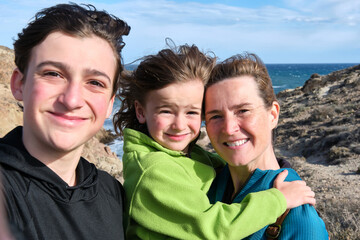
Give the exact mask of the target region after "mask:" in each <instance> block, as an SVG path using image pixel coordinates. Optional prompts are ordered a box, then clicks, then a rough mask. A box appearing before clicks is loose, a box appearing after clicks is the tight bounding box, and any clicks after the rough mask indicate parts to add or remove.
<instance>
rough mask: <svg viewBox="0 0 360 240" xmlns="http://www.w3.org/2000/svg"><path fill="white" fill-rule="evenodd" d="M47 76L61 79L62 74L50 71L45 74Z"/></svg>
mask: <svg viewBox="0 0 360 240" xmlns="http://www.w3.org/2000/svg"><path fill="white" fill-rule="evenodd" d="M44 75H45V76H50V77H61V74H60V73H58V72H54V71H48V72H45V73H44Z"/></svg>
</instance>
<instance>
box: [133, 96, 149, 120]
mask: <svg viewBox="0 0 360 240" xmlns="http://www.w3.org/2000/svg"><path fill="white" fill-rule="evenodd" d="M135 112H136V118H137V120H138V121H139V123H141V124H144V123H145V122H146V118H145V109H144V107H143V106H142V105H141V103H140V102H139V101H138V100H135Z"/></svg>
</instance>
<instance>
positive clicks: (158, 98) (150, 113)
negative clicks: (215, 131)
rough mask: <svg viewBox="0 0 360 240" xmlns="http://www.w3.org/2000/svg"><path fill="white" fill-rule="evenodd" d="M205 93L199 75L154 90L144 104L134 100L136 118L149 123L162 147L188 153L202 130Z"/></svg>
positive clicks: (148, 126)
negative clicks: (191, 144) (202, 109)
mask: <svg viewBox="0 0 360 240" xmlns="http://www.w3.org/2000/svg"><path fill="white" fill-rule="evenodd" d="M203 94H204V85H203V83H202V82H201V81H200V80H198V79H194V80H189V81H187V82H184V83H173V84H169V85H167V86H166V87H164V88H161V89H158V90H152V91H150V92H149V93H148V94H147V96H146V97H145V105H144V106H143V105H141V104H140V103H139V102H138V101H136V102H135V109H136V116H137V119H138V120H139V122H140V123H146V125H147V129H148V131H149V133H150V135H151V137H152V138H153V139H154V140H155V141H156V142H158V143H159V144H161V145H162V146H163V147H166V148H168V149H171V150H175V151H183V152H185V153H186V152H187V151H188V145H189V143H190V142H191V141H193V140H194V139H195V138H196V137H197V136H198V135H199V132H200V126H201V106H202V100H203Z"/></svg>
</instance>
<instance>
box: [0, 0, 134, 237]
mask: <svg viewBox="0 0 360 240" xmlns="http://www.w3.org/2000/svg"><path fill="white" fill-rule="evenodd" d="M129 31H130V27H129V26H128V25H127V24H126V23H125V22H124V21H122V20H120V19H118V18H116V17H115V16H113V15H109V14H108V13H107V12H105V11H98V10H96V9H95V7H93V6H91V5H83V6H80V5H76V4H59V5H56V6H53V7H50V8H46V9H44V10H42V11H40V12H39V13H37V14H36V16H35V18H34V20H33V21H32V22H30V23H29V25H28V26H27V27H26V28H24V29H23V31H22V32H21V33H19V34H18V39H17V40H16V41H15V43H14V50H15V63H16V66H17V68H16V69H15V70H14V71H13V74H12V77H11V90H12V93H13V95H14V97H15V99H17V100H18V101H22V102H23V106H24V108H23V111H24V112H23V116H24V121H23V126H22V127H17V128H15V129H13V130H12V131H10V132H9V133H8V134H7V135H6V136H5V137H4V138H2V139H0V167H1V168H2V169H1V170H2V175H3V179H2V182H3V188H4V189H3V191H4V195H5V200H6V203H5V204H6V210H7V215H8V219H9V222H10V225H11V226H16V227H17V231H19V232H22V234H23V235H24V236H25V237H26V238H28V239H51V240H53V239H77V240H78V239H107V240H108V239H124V234H123V227H122V221H123V220H122V219H123V197H124V196H123V188H122V186H121V184H120V183H119V182H118V181H116V180H115V179H114V178H113V177H111V176H110V175H109V174H107V173H105V172H103V171H100V170H97V169H96V168H95V166H94V165H93V164H91V163H89V162H88V161H86V160H85V159H84V158H82V157H81V153H82V150H83V146H84V143H85V142H87V141H88V140H89V139H90V138H91V137H93V136H94V135H95V133H96V132H97V131H98V130H99V129H100V128H101V127H102V126H103V123H104V120H105V119H106V118H107V117H108V116H109V115H110V114H111V111H112V106H113V102H114V95H115V92H116V90H117V88H118V80H119V77H120V72H121V71H122V59H121V55H120V52H121V49H122V48H123V46H124V43H123V41H122V36H124V35H127V34H128V33H129Z"/></svg>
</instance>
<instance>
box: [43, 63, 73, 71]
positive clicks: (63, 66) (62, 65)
mask: <svg viewBox="0 0 360 240" xmlns="http://www.w3.org/2000/svg"><path fill="white" fill-rule="evenodd" d="M47 65H51V66H54V67H56V68H59V69H62V70H67V69H68V68H69V67H68V66H66V65H65V64H63V63H61V62H55V61H44V62H41V63H39V64H38V65H37V66H36V69H40V68H42V67H44V66H47Z"/></svg>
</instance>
